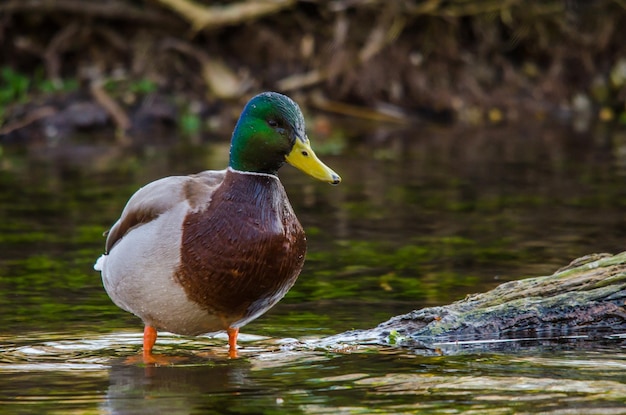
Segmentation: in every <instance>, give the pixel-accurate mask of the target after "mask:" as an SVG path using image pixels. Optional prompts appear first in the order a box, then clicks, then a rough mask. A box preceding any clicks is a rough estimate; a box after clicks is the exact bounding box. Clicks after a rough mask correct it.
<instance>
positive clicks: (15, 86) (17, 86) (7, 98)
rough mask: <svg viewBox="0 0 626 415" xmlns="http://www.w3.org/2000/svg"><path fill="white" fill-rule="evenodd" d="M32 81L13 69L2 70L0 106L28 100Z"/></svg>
mask: <svg viewBox="0 0 626 415" xmlns="http://www.w3.org/2000/svg"><path fill="white" fill-rule="evenodd" d="M29 87H30V79H29V78H28V77H27V76H25V75H22V74H20V73H18V72H15V71H14V70H13V69H11V68H8V67H3V68H2V69H1V70H0V105H7V104H10V103H12V102H23V101H25V100H26V97H27V94H28V90H29Z"/></svg>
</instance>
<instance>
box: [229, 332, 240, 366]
mask: <svg viewBox="0 0 626 415" xmlns="http://www.w3.org/2000/svg"><path fill="white" fill-rule="evenodd" d="M226 333H228V357H230V358H231V359H236V358H237V357H239V356H238V355H237V335H238V334H239V329H238V328H234V327H229V328H227V329H226Z"/></svg>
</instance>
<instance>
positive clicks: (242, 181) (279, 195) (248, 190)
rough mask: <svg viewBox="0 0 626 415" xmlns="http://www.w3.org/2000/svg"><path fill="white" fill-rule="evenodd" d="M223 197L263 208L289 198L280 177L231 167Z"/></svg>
mask: <svg viewBox="0 0 626 415" xmlns="http://www.w3.org/2000/svg"><path fill="white" fill-rule="evenodd" d="M221 188H222V191H223V197H225V199H226V200H229V201H233V202H242V203H243V202H245V203H248V204H254V205H259V207H260V206H263V205H266V204H267V203H275V202H277V201H281V200H283V199H286V198H287V195H286V194H285V189H284V188H283V185H282V184H281V182H280V180H279V179H278V176H275V175H273V174H268V173H256V172H246V171H239V170H235V169H233V168H232V167H229V168H228V169H227V170H226V176H225V177H224V181H223V182H222V186H221Z"/></svg>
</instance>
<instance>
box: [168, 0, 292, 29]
mask: <svg viewBox="0 0 626 415" xmlns="http://www.w3.org/2000/svg"><path fill="white" fill-rule="evenodd" d="M158 1H159V2H160V3H161V4H163V5H165V6H167V7H169V8H170V9H171V10H173V11H175V12H176V13H177V14H179V15H180V16H181V17H182V18H184V19H185V20H187V21H188V22H189V23H191V27H192V29H193V30H194V31H195V32H198V31H200V30H204V29H215V28H217V27H222V26H229V25H234V24H238V23H242V22H246V21H250V20H254V19H258V18H260V17H263V16H266V15H268V14H273V13H276V12H279V11H281V10H283V9H286V8H288V7H291V6H293V5H294V4H295V0H250V1H244V2H241V3H234V4H228V5H219V6H203V5H200V4H198V3H195V2H193V1H191V0H158Z"/></svg>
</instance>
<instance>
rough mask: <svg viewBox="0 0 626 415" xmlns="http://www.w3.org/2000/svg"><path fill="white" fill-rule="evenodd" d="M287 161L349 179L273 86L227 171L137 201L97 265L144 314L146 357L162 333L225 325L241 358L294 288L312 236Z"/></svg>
mask: <svg viewBox="0 0 626 415" xmlns="http://www.w3.org/2000/svg"><path fill="white" fill-rule="evenodd" d="M285 162H287V163H289V164H291V165H292V166H295V167H296V168H298V169H300V170H302V171H304V172H305V173H308V174H309V175H311V176H313V177H314V178H316V179H319V180H322V181H325V182H328V183H331V184H338V183H339V182H340V181H341V178H340V177H339V175H338V174H337V173H335V172H334V171H333V170H331V169H330V168H329V167H327V166H326V165H325V164H324V163H322V162H321V161H320V160H319V159H318V158H317V156H316V155H315V153H314V152H313V150H312V149H311V145H310V142H309V139H308V137H307V135H306V132H305V128H304V117H303V116H302V112H301V111H300V108H299V107H298V105H297V104H296V103H295V102H294V101H292V100H291V99H290V98H289V97H287V96H285V95H281V94H278V93H275V92H265V93H262V94H259V95H257V96H255V97H253V98H252V99H251V100H250V101H249V102H248V103H247V104H246V106H245V107H244V109H243V112H242V113H241V116H240V117H239V120H238V121H237V124H236V126H235V129H234V131H233V135H232V140H231V145H230V160H229V165H228V167H227V168H226V169H225V170H221V171H204V172H201V173H198V174H193V175H190V176H172V177H166V178H163V179H160V180H156V181H154V182H152V183H150V184H148V185H146V186H145V187H142V188H140V189H139V190H138V191H137V192H136V193H135V194H134V195H133V196H132V197H131V198H130V200H129V201H128V203H127V204H126V207H125V208H124V209H123V211H122V215H121V217H120V218H119V219H118V220H117V222H115V224H114V225H113V227H111V229H110V230H109V231H108V233H107V234H106V235H107V238H106V249H105V253H104V255H102V256H101V257H100V258H99V259H98V261H97V262H96V265H95V267H94V268H95V269H96V270H98V271H101V273H102V280H103V283H104V288H105V290H106V292H107V293H108V295H109V297H111V299H112V300H113V302H114V303H115V304H116V305H117V306H119V307H120V308H122V309H124V310H126V311H129V312H131V313H133V314H135V315H137V316H138V317H140V318H141V319H142V320H143V323H144V326H145V328H144V337H143V359H144V361H145V362H146V363H150V362H155V358H154V356H153V355H152V349H153V346H154V344H155V342H156V338H157V331H158V330H164V331H168V332H172V333H176V334H181V335H200V334H209V333H216V332H220V331H224V330H225V331H226V332H227V333H228V344H229V356H230V357H237V335H238V333H239V328H240V327H242V326H243V325H245V324H247V323H249V322H250V321H252V320H254V319H256V318H257V317H259V316H260V315H262V314H263V313H265V312H266V311H267V310H268V309H270V308H271V307H272V306H273V305H275V304H276V303H277V302H278V301H279V300H280V299H281V298H282V297H283V296H284V295H285V294H286V293H287V291H288V290H289V289H290V288H291V287H292V286H293V284H294V283H295V281H296V278H297V277H298V275H299V274H300V271H301V269H302V265H303V263H304V255H305V251H306V239H305V235H304V230H303V229H302V226H301V225H300V222H299V221H298V218H297V217H296V215H295V214H294V211H293V209H292V207H291V205H290V203H289V200H288V199H287V194H286V193H285V189H284V188H283V186H282V184H281V182H280V180H279V179H278V177H277V175H276V174H277V172H278V169H280V168H281V166H282V165H283V164H284V163H285Z"/></svg>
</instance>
